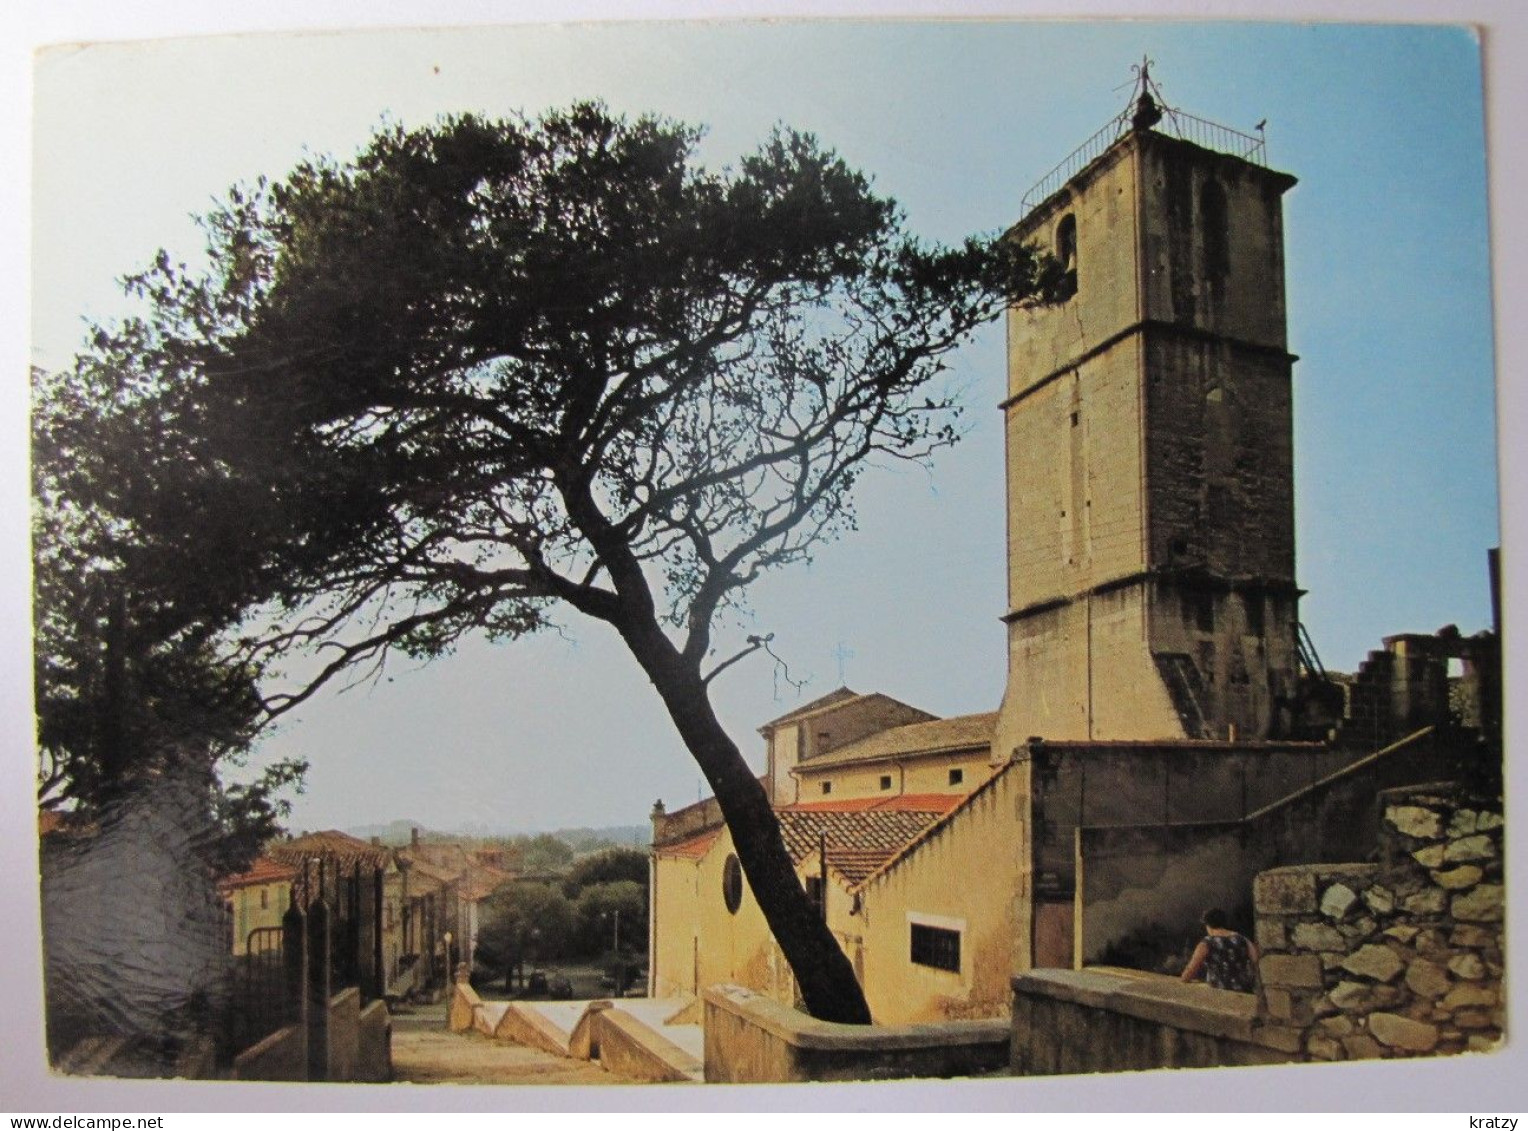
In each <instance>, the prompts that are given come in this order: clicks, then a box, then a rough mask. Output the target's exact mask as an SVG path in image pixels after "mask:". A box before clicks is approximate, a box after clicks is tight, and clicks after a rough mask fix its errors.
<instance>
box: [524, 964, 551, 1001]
mask: <svg viewBox="0 0 1528 1131" xmlns="http://www.w3.org/2000/svg"><path fill="white" fill-rule="evenodd" d="M523 992H524V995H525V996H527V997H529V996H530V995H531V994H544V993H546V992H547V978H546V971H544V970H532V971H531V972H530V973H529V974H527V975H526V976H525V990H524V991H523Z"/></svg>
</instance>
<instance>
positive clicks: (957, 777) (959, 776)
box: [950, 770, 966, 785]
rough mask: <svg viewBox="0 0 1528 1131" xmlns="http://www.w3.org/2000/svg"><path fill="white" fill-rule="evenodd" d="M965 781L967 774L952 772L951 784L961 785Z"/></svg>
mask: <svg viewBox="0 0 1528 1131" xmlns="http://www.w3.org/2000/svg"><path fill="white" fill-rule="evenodd" d="M965 780H966V772H965V771H964V770H951V771H950V784H951V785H959V784H960V783H961V782H963V781H965Z"/></svg>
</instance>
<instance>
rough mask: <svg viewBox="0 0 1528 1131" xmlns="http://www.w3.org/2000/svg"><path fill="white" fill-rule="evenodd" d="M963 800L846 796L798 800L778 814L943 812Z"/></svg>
mask: <svg viewBox="0 0 1528 1131" xmlns="http://www.w3.org/2000/svg"><path fill="white" fill-rule="evenodd" d="M965 799H966V795H965V794H964V793H900V794H897V795H896V796H895V797H879V796H876V797H845V798H839V799H838V800H835V801H798V802H796V803H795V804H794V805H782V806H781V807H780V808H779V809H778V810H776V812H779V813H793V812H794V813H864V812H867V811H871V810H879V811H882V812H895V811H898V810H900V811H903V812H924V813H936V814H944V813H948V812H949V811H950V810H951V809H953V808H955V806H957V805H959V804H960V803H961V802H962V801H964V800H965Z"/></svg>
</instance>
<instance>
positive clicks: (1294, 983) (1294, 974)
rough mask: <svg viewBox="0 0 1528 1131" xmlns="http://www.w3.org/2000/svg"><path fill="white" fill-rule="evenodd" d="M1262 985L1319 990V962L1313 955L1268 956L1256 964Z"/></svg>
mask: <svg viewBox="0 0 1528 1131" xmlns="http://www.w3.org/2000/svg"><path fill="white" fill-rule="evenodd" d="M1258 972H1259V973H1260V974H1261V975H1262V978H1263V983H1264V985H1268V986H1290V987H1293V988H1295V989H1320V988H1321V960H1320V959H1318V958H1317V957H1316V956H1315V955H1314V954H1270V955H1265V956H1264V957H1263V959H1262V961H1261V962H1260V963H1258Z"/></svg>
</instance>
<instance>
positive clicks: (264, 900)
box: [260, 888, 271, 911]
mask: <svg viewBox="0 0 1528 1131" xmlns="http://www.w3.org/2000/svg"><path fill="white" fill-rule="evenodd" d="M270 905H271V892H270V889H269V888H261V889H260V910H261V911H264V910H265V909H266V908H267V907H269V906H270Z"/></svg>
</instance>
